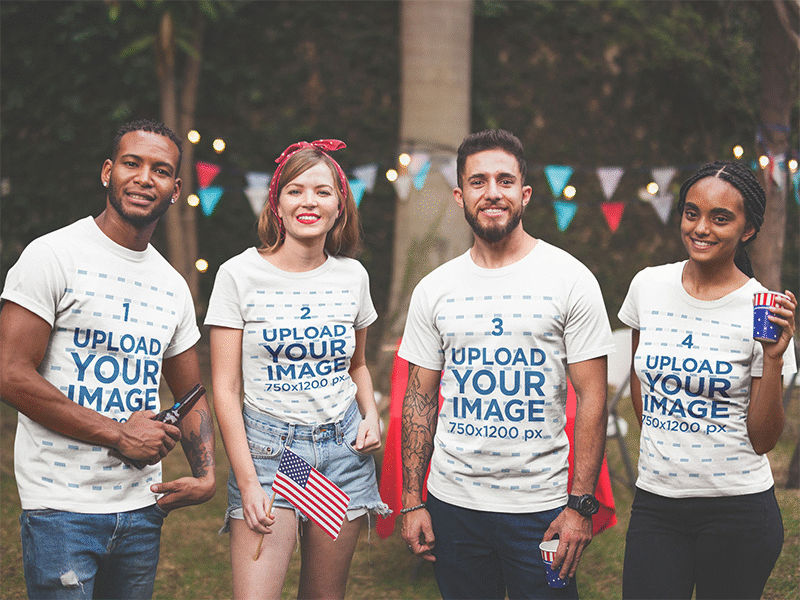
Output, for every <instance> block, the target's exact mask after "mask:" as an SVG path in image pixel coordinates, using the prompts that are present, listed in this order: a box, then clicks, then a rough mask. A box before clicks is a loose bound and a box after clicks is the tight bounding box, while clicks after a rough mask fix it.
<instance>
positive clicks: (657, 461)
mask: <svg viewBox="0 0 800 600" xmlns="http://www.w3.org/2000/svg"><path fill="white" fill-rule="evenodd" d="M685 264H686V261H684V262H680V263H673V264H668V265H662V266H659V267H650V268H647V269H644V270H643V271H641V272H639V273H638V274H637V275H636V276H635V277H634V278H633V281H632V282H631V285H630V289H629V291H628V295H627V297H626V298H625V301H624V302H623V304H622V308H621V309H620V311H619V318H620V320H622V322H623V323H625V324H626V325H629V326H630V327H633V328H634V329H638V330H639V346H638V348H637V350H636V353H635V356H634V357H633V362H634V368H635V369H636V374H637V376H638V378H639V382H640V384H641V391H642V402H643V419H642V421H643V422H642V433H641V438H640V446H639V477H638V480H637V482H636V485H637V486H638V487H640V488H642V489H643V490H646V491H648V492H652V493H654V494H659V495H661V496H667V497H671V498H685V497H697V496H711V497H714V496H734V495H741V494H755V493H758V492H763V491H765V490H767V489H769V488H770V487H772V485H773V479H772V471H771V469H770V466H769V461H768V460H767V457H766V455H758V454H756V453H755V451H754V450H753V446H752V444H751V443H750V439H749V438H748V436H747V409H748V406H749V403H750V385H751V383H752V378H753V377H761V374H762V372H763V367H764V351H763V347H762V345H761V343H760V342H757V341H755V340H753V294H755V293H756V292H761V291H764V287H763V286H762V285H761V284H760V283H758V281H756V280H755V279H750V280H749V281H748V282H747V283H746V284H745V285H743V286H742V287H740V288H739V289H738V290H736V291H734V292H731V293H730V294H728V295H726V296H724V297H723V298H720V299H719V300H713V301H704V300H698V299H696V298H693V297H692V296H690V295H689V294H688V293H687V292H686V290H685V289H684V287H683V284H682V283H681V278H682V274H683V268H684V265H685ZM783 363H784V364H783V375H784V377H785V376H787V375H791V374H792V373H794V372H795V371H796V364H795V355H794V344H789V347H788V348H787V350H786V353H785V354H784V357H783Z"/></svg>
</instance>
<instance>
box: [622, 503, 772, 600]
mask: <svg viewBox="0 0 800 600" xmlns="http://www.w3.org/2000/svg"><path fill="white" fill-rule="evenodd" d="M782 546H783V521H782V519H781V512H780V508H779V507H778V502H777V500H776V499H775V490H774V489H773V488H770V489H768V490H767V491H765V492H760V493H758V494H745V495H742V496H720V497H709V498H666V497H664V496H659V495H657V494H652V493H650V492H646V491H644V490H642V489H639V488H637V489H636V495H635V496H634V499H633V506H632V507H631V521H630V524H629V525H628V533H627V538H626V542H625V564H624V566H623V569H622V597H623V598H636V599H637V600H638V599H642V598H686V599H687V600H688V599H689V598H691V597H692V591H693V590H694V594H695V596H696V597H697V598H698V599H704V598H726V599H731V598H760V597H761V593H762V592H763V591H764V585H765V584H766V583H767V579H769V575H770V573H771V572H772V567H774V566H775V561H777V560H778V556H780V553H781V547H782Z"/></svg>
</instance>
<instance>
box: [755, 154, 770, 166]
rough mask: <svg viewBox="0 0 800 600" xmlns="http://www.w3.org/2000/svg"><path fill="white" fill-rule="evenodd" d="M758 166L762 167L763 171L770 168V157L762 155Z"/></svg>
mask: <svg viewBox="0 0 800 600" xmlns="http://www.w3.org/2000/svg"><path fill="white" fill-rule="evenodd" d="M758 164H759V165H761V168H762V169H766V168H767V167H768V166H769V157H767V156H764V155H763V154H762V155H761V156H759V157H758Z"/></svg>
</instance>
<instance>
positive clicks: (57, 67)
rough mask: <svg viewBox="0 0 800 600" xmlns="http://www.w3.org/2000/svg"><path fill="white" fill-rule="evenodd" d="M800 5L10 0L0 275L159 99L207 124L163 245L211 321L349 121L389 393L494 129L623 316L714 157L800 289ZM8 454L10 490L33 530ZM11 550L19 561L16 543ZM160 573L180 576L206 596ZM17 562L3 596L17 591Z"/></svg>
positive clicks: (530, 213)
mask: <svg viewBox="0 0 800 600" xmlns="http://www.w3.org/2000/svg"><path fill="white" fill-rule="evenodd" d="M799 14H800V2H798V0H765V1H761V2H747V1H718V0H715V1H704V2H699V1H678V0H670V1H662V2H640V1H625V0H622V1H614V0H608V1H602V2H598V1H571V0H565V1H559V2H539V1H536V2H534V1H526V2H523V1H506V0H475V1H469V0H385V1H355V0H353V1H339V0H328V1H312V0H307V1H299V0H295V1H250V0H238V1H235V2H233V1H231V2H224V1H215V2H209V1H157V0H152V1H133V0H127V1H124V2H122V1H110V0H106V1H101V0H94V1H77V2H76V1H64V0H62V1H37V2H29V1H15V0H4V1H3V2H2V3H0V50H1V51H0V284H1V283H2V281H4V280H5V274H6V272H7V270H8V269H9V268H10V267H11V266H12V265H13V263H14V262H15V261H16V259H17V257H18V256H19V254H20V252H21V251H22V249H23V248H24V247H25V246H26V245H27V244H28V243H29V242H30V241H31V240H32V239H34V238H35V237H38V236H39V235H42V234H44V233H46V232H49V231H52V230H53V229H56V228H58V227H61V226H63V225H66V224H68V223H71V222H73V221H75V220H77V219H79V218H81V217H84V216H86V215H87V214H92V215H97V214H99V213H100V212H101V211H102V209H103V206H104V197H105V196H104V190H103V188H102V186H101V185H100V177H99V175H100V168H101V165H102V163H103V161H104V160H105V159H106V158H108V157H109V156H110V154H111V142H112V139H113V137H114V134H115V132H116V130H117V129H118V128H119V126H120V125H122V124H123V123H125V122H127V121H130V120H133V119H135V118H141V117H147V118H154V119H158V120H162V121H164V122H165V123H166V124H167V125H169V126H170V127H172V128H173V129H174V130H175V131H176V132H177V133H178V134H179V135H180V136H181V138H182V139H184V140H185V141H184V144H183V146H184V161H183V166H182V170H181V177H182V179H183V181H184V186H183V190H182V197H181V200H180V202H179V203H178V204H176V205H175V206H174V207H172V208H171V209H170V211H169V212H168V213H167V215H166V217H165V218H164V219H163V220H162V223H161V224H159V226H158V228H157V230H156V234H155V237H154V240H153V243H154V245H155V246H156V247H157V248H158V249H159V250H160V251H161V252H162V253H163V254H164V255H165V256H166V257H167V258H168V259H169V260H170V262H171V263H172V264H173V265H174V266H175V267H176V268H177V269H178V270H179V271H181V273H182V274H183V275H184V276H185V277H186V278H187V280H188V281H189V283H190V287H191V288H192V290H193V292H194V298H195V301H196V307H197V314H198V322H200V323H202V321H203V318H204V316H205V308H206V304H207V300H208V297H209V294H210V292H211V287H212V285H213V281H214V276H215V274H216V271H217V269H218V268H219V265H220V264H221V263H222V262H224V261H225V260H227V259H228V258H230V257H231V256H233V255H235V254H238V253H239V252H241V251H242V250H244V249H245V248H247V247H248V246H252V245H254V244H257V243H258V240H257V236H256V233H255V231H256V230H255V223H256V220H257V215H258V212H259V211H260V209H261V207H262V206H263V202H264V199H265V198H266V186H267V185H268V181H269V177H270V176H271V173H272V172H273V171H274V167H275V163H274V160H275V158H276V157H277V156H278V155H279V154H280V153H281V152H282V151H283V149H284V148H286V146H288V145H289V144H291V143H293V142H295V141H298V140H308V141H311V140H315V139H320V138H339V139H342V140H344V141H345V142H346V143H347V146H348V147H347V149H346V150H342V151H339V152H337V153H336V159H337V160H338V161H339V162H340V163H341V164H342V166H343V168H344V170H345V172H346V173H347V175H348V177H349V178H350V181H351V186H352V187H353V189H354V191H355V192H356V196H357V199H358V200H359V206H360V213H361V217H362V220H363V229H364V252H363V254H362V256H361V257H360V259H361V261H362V262H363V264H364V265H365V267H366V268H367V270H368V272H369V275H370V282H371V290H372V297H373V300H374V302H375V305H376V308H377V310H378V313H379V315H380V318H379V320H378V321H377V322H376V323H375V325H373V326H372V327H371V328H370V334H369V344H370V352H369V354H368V356H369V357H370V362H371V364H370V366H371V370H372V373H373V379H374V381H375V385H376V389H377V390H378V391H379V392H381V393H382V394H383V395H384V396H388V393H389V380H390V373H391V369H392V359H393V356H394V350H395V347H396V341H397V338H398V337H399V336H400V335H401V334H402V327H403V323H404V319H405V310H406V307H407V304H408V299H409V297H410V293H411V290H412V289H413V287H414V285H415V284H416V282H417V281H418V280H419V279H420V278H421V277H422V276H423V275H425V274H426V273H428V272H429V271H430V270H431V269H433V268H434V267H435V266H437V265H439V264H441V263H442V262H444V261H445V260H448V259H449V258H452V257H453V256H456V255H458V254H460V253H462V252H463V251H465V250H466V249H467V248H468V247H469V245H470V243H471V238H470V234H469V231H468V229H467V227H466V225H465V223H464V219H463V215H461V214H460V213H459V212H458V210H457V207H456V206H455V203H454V202H453V200H452V187H453V186H454V185H455V182H454V158H455V150H456V148H457V146H458V144H459V143H460V141H461V140H462V138H463V137H464V136H465V135H467V134H468V133H470V132H474V131H479V130H482V129H485V128H489V127H492V128H503V129H508V130H509V131H511V132H513V133H514V134H516V135H517V136H518V137H519V138H520V139H521V140H522V142H523V144H524V145H525V148H526V152H527V159H528V178H527V184H528V185H531V186H532V187H533V190H534V192H533V199H532V201H531V203H530V204H529V205H528V207H527V209H526V212H525V215H524V217H523V223H524V226H525V228H526V230H527V231H528V232H530V233H531V234H532V235H533V236H534V237H537V238H541V239H544V240H546V241H548V242H550V243H552V244H554V245H556V246H559V247H561V248H563V249H565V250H567V251H568V252H570V253H572V254H573V255H575V256H576V257H577V258H579V259H580V260H581V261H582V262H584V263H585V264H586V265H587V266H588V267H589V268H590V269H591V270H592V272H593V273H594V274H595V276H596V277H597V279H598V281H599V282H600V286H601V288H602V290H603V294H604V297H605V302H606V307H607V310H608V314H609V317H610V319H611V322H612V326H613V327H614V328H617V327H619V326H620V325H621V324H620V322H619V321H618V319H617V317H616V314H617V311H618V309H619V307H620V305H621V303H622V300H623V298H624V296H625V293H626V292H627V288H628V285H629V283H630V280H631V279H632V277H633V275H634V274H635V273H636V272H638V271H639V270H640V269H642V268H643V267H645V266H649V265H655V264H662V263H666V262H674V261H678V260H683V258H685V254H684V251H683V248H682V246H681V244H680V240H679V237H678V224H679V215H677V214H676V213H675V211H674V210H673V209H674V204H675V200H676V196H677V192H678V189H679V187H680V184H681V183H682V182H683V180H684V179H686V178H687V177H688V176H689V174H690V173H691V172H692V171H693V170H694V169H695V168H697V167H698V166H699V165H701V164H702V163H705V162H708V161H711V160H717V159H724V160H740V161H745V162H746V163H747V164H749V165H751V166H752V168H753V169H755V170H756V171H757V172H758V173H759V178H760V180H761V181H762V184H763V185H764V187H765V189H766V190H767V193H768V197H769V200H768V214H767V221H766V223H765V225H764V228H763V229H762V231H761V234H760V235H759V237H758V239H757V240H756V242H755V243H754V244H753V245H752V246H751V257H752V258H753V263H754V267H755V270H756V276H757V277H758V279H759V280H760V281H761V282H762V283H763V284H764V285H766V286H767V287H768V288H770V289H780V290H783V289H785V288H790V289H792V290H794V291H795V292H797V291H798V290H800V256H799V255H800V233H799V232H800V206H799V205H800V200H798V183H800V180H799V179H798V174H799V173H800V172H798V169H797V159H798V148H799V147H800V136H799V135H798V134H799V132H800V102H799V100H800V61H799V60H798V48H799V47H800V26H798V15H799ZM531 276H532V277H535V276H536V274H535V273H532V274H531ZM205 338H206V336H205V335H204V339H205ZM208 383H210V382H208ZM207 387H209V386H208V385H207ZM787 398H788V396H787ZM797 399H798V398H797V394H795V396H794V398H793V400H792V404H791V407H790V414H792V415H794V417H792V419H794V420H793V421H792V422H793V425H791V427H790V429H791V430H790V431H789V430H787V432H786V433H785V434H784V435H788V439H787V440H786V441H785V443H784V454H785V457H784V458H782V459H780V460H779V461H778V464H779V465H780V469H781V472H782V475H783V479H785V475H786V473H787V472H788V469H789V467H788V464H789V457H790V456H791V455H792V449H794V448H796V443H797V437H798V435H797V428H796V425H797V415H796V413H797V410H796V409H797V407H796V406H795V405H796V404H797ZM6 409H7V407H4V411H3V416H4V417H6V418H5V419H4V421H5V422H4V423H3V433H4V436H5V438H4V439H5V443H4V444H3V446H2V448H3V449H5V450H6V452H7V455H6V456H3V460H2V462H3V463H4V464H7V467H8V464H10V463H9V461H10V459H11V456H10V448H11V446H10V443H9V442H10V441H11V440H12V439H13V424H10V423H9V416H10V415H13V411H8V410H6ZM384 410H385V409H384ZM11 418H12V419H13V417H11ZM632 429H633V430H634V431H632V432H631V438H632V441H631V455H632V456H634V457H635V453H636V449H635V448H636V443H635V442H636V440H634V439H633V438H634V437H635V438H638V430H636V429H635V426H633V427H632ZM219 449H220V452H218V454H220V455H221V454H224V453H223V452H222V446H221V444H220V446H219ZM794 457H795V459H797V451H796V450H795V451H794ZM181 458H182V457H176V460H181ZM222 458H224V457H220V459H222ZM612 458H613V457H610V460H612ZM792 464H795V467H794V469H795V471H796V470H797V466H796V463H792ZM612 466H613V465H612ZM7 467H4V469H3V473H4V479H3V485H4V488H5V489H4V490H3V494H4V502H3V503H2V505H0V510H2V511H3V515H4V518H5V517H8V519H6V520H5V521H3V523H6V522H8V523H11V525H9V527H10V528H11V529H13V528H14V526H13V520H14V519H15V518H16V516H13V517H12V513H14V514H17V513H16V510H17V509H15V508H14V507H13V506H9V502H7V501H5V499H6V498H12V497H13V495H14V490H13V477H12V474H11V472H10V471H9V470H8V468H7ZM181 468H182V467H181ZM617 470H618V471H621V470H622V468H621V467H619V468H618V469H617ZM225 477H226V472H221V473H220V481H222V482H224V480H225ZM776 479H777V477H776ZM223 485H224V483H223ZM9 486H12V489H9ZM793 493H794V494H795V495H794V496H788V497H789V498H792V497H794V507H795V508H794V513H792V514H793V515H794V516H793V517H792V518H793V520H792V521H791V522H792V523H794V525H793V526H794V527H795V531H794V533H793V534H792V533H791V532H790V535H793V536H794V537H793V538H792V539H793V540H794V541H793V546H792V547H793V548H794V550H793V551H792V552H793V554H790V555H789V557H788V560H789V563H788V564H789V565H790V566H789V567H788V570H789V572H792V570H793V571H794V575H793V576H792V577H790V578H789V583H788V584H787V585H788V586H789V587H787V588H780V591H778V592H774V593H775V594H776V595H775V596H774V597H785V596H781V594H784V593H785V590H786V589H794V590H795V592H796V591H797V572H796V564H797V562H796V561H797V560H798V556H800V554H798V539H800V534H798V531H796V529H797V527H798V518H797V515H798V514H800V509H799V508H798V507H797V503H798V501H797V498H796V492H793ZM217 496H218V497H219V496H224V494H217ZM622 501H623V502H624V500H622ZM221 502H222V508H219V507H217V508H215V509H214V510H218V513H220V514H221V512H222V511H224V498H223V499H222V501H221ZM10 504H13V501H12V502H11V503H10ZM198 510H201V509H200V508H198ZM6 512H7V513H8V514H6ZM209 518H211V517H209ZM213 518H214V519H218V518H219V514H216V515H215V516H214V517H213ZM621 524H622V525H623V526H624V522H621ZM209 527H212V528H213V526H209ZM617 528H620V527H617ZM617 528H615V529H617ZM620 529H622V531H621V534H620V535H624V528H620ZM209 531H210V529H209ZM214 531H215V530H214ZM2 533H3V535H4V536H8V535H9V533H10V532H9V530H8V527H6V528H4V530H3V531H2ZM206 533H208V532H206ZM11 535H12V536H15V535H17V534H16V532H11ZM177 535H178V536H179V537H180V533H179V534H177ZM609 539H610V538H609ZM614 540H615V541H611V542H608V543H609V544H612V545H614V544H617V545H618V547H616V550H617V551H618V552H621V547H622V546H621V544H622V541H621V540H622V538H619V539H616V538H614ZM223 542H224V544H223V545H222V546H221V547H218V548H217V550H216V552H219V553H224V552H225V544H227V540H226V539H225V540H223ZM220 543H222V542H218V541H213V540H212V541H209V544H210V545H212V546H214V544H216V545H217V546H219V544H220ZM17 544H18V540H17ZM4 545H5V542H4ZM593 546H594V545H593ZM199 547H201V548H204V546H202V545H201V546H199ZM215 547H216V546H215ZM400 548H401V549H402V548H403V547H402V546H400ZM6 555H7V559H6V558H4V559H3V561H4V567H3V568H4V569H6V568H8V569H11V571H13V572H14V573H15V576H16V577H17V579H16V581H17V582H18V581H19V575H20V574H19V573H18V572H16V571H15V570H14V569H15V567H14V565H15V564H16V558H18V557H15V555H14V553H13V552H11V554H8V552H6ZM403 558H404V559H405V558H406V557H403ZM176 560H177V559H176ZM193 560H195V559H187V560H186V561H185V564H187V565H188V564H190V563H192V561H193ZM225 560H226V559H225ZM792 561H793V562H792ZM162 562H164V561H162ZM166 562H167V564H166V565H165V569H166V571H165V572H166V573H170V572H171V571H170V566H171V565H170V564H169V561H166ZM223 562H224V560H223ZM182 564H183V563H182ZM792 564H794V565H795V567H794V568H793V567H791V565H792ZM173 566H174V565H173ZM222 568H223V569H224V567H222ZM610 573H611V574H608V575H604V574H603V572H602V569H600V570H599V571H598V572H597V581H598V582H599V584H598V585H599V586H600V587H599V588H598V589H600V590H605V591H603V592H598V593H600V594H601V597H602V594H605V593H607V592H608V590H609V589H611V590H612V592H608V593H611V595H615V594H616V593H617V590H616V588H614V587H613V585H614V584H611V586H612V587H611V588H609V587H607V586H606V587H603V585H604V584H603V577H608V578H613V577H616V575H618V573H617V572H616V571H613V569H612V571H611V572H610ZM160 577H161V576H160ZM219 578H220V580H223V581H227V578H228V575H227V573H226V572H225V573H222V574H221V575H220V576H219ZM5 579H6V581H11V580H13V577H6V578H5ZM159 581H160V582H161V583H159V585H160V586H161V587H160V588H159V589H160V590H161V592H160V593H162V594H166V595H167V596H169V595H171V596H172V597H180V596H181V594H184V597H191V596H192V595H194V594H195V593H197V594H198V595H199V592H191V593H190V592H188V591H187V590H186V588H180V587H177V588H175V589H174V590H173V588H171V587H165V586H167V585H168V584H166V583H165V582H164V579H160V580H159ZM202 581H203V579H202V577H200V578H199V581H197V582H196V583H197V586H198V587H197V589H198V590H201V589H203V583H202ZM2 583H3V581H2V580H0V596H2V597H10V596H11V595H13V594H4V593H3V591H2V587H1V584H2ZM792 586H793V587H792ZM193 589H194V588H193ZM166 590H172V591H170V592H169V593H167V591H166ZM209 593H210V594H211V597H213V594H214V593H212V592H209ZM370 593H372V594H373V595H372V597H379V596H381V595H382V594H380V593H376V592H369V591H368V592H364V595H363V597H370ZM384 593H385V590H384ZM406 593H408V592H406ZM431 593H432V594H433V596H434V597H435V588H432V592H431ZM186 594H189V595H188V596H187V595H186ZM415 595H416V593H415ZM606 597H609V596H606Z"/></svg>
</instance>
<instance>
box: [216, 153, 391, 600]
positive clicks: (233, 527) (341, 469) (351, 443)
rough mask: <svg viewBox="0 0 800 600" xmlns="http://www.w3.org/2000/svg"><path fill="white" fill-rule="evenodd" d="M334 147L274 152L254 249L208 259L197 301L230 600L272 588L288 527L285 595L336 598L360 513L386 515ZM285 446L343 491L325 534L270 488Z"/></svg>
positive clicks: (351, 244) (275, 591)
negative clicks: (204, 298)
mask: <svg viewBox="0 0 800 600" xmlns="http://www.w3.org/2000/svg"><path fill="white" fill-rule="evenodd" d="M344 147H345V145H344V143H343V142H340V141H338V140H319V141H317V142H313V143H308V142H300V143H297V144H293V145H291V146H289V148H287V149H286V150H285V151H284V153H283V154H281V156H280V157H279V158H278V159H277V160H276V161H275V162H277V163H278V167H277V168H276V170H275V174H274V175H273V177H272V181H271V183H270V188H269V203H268V204H267V205H266V206H265V207H264V210H263V211H262V212H261V216H260V218H259V221H258V235H259V238H260V240H261V247H260V248H254V247H253V248H248V249H247V250H246V251H244V252H243V253H242V254H239V255H238V256H235V257H233V258H231V259H230V260H228V261H227V262H226V263H224V264H223V265H222V266H221V267H220V269H219V272H218V273H217V277H216V280H215V282H214V290H213V292H212V294H211V300H210V302H209V307H208V313H207V316H206V320H205V324H206V325H209V326H210V327H211V369H212V378H213V387H214V404H215V412H216V414H217V419H218V421H219V428H220V432H221V433H222V439H223V442H224V443H225V450H226V452H227V454H228V459H229V461H230V464H231V473H230V477H229V479H228V510H227V513H226V518H225V522H226V528H229V530H230V534H231V563H232V567H233V597H234V598H237V599H238V598H279V597H280V595H281V590H282V588H283V582H284V578H285V576H286V571H287V569H288V566H289V560H290V558H291V555H292V552H293V551H294V549H295V545H296V540H297V533H298V530H299V532H300V547H301V571H300V585H299V589H298V598H323V597H324V598H343V597H344V594H345V587H346V584H347V575H348V571H349V569H350V562H351V560H352V557H353V553H354V552H355V547H356V543H357V541H358V536H359V532H360V529H361V526H362V524H363V522H364V518H365V515H367V514H369V513H377V514H382V515H385V514H387V513H388V507H387V506H386V505H385V504H384V503H383V502H381V499H380V496H379V494H378V487H377V481H376V477H375V463H374V461H373V458H372V453H373V452H375V451H376V450H378V449H379V448H380V445H381V437H380V429H379V419H378V410H377V407H376V405H375V399H374V396H373V388H372V380H371V378H370V374H369V371H368V369H367V365H366V360H365V345H366V338H367V327H368V326H369V325H370V324H371V323H373V322H374V321H375V319H376V318H377V314H376V312H375V309H374V307H373V305H372V300H371V298H370V294H369V281H368V278H367V272H366V270H365V269H364V267H363V266H361V264H360V263H359V262H358V261H356V260H354V259H353V258H349V257H352V256H353V255H355V254H356V253H357V251H358V250H359V246H360V226H359V220H358V212H357V209H356V205H355V201H354V200H353V194H352V192H351V190H350V187H349V185H348V183H347V178H346V177H345V175H344V172H343V171H342V168H341V167H340V166H339V164H338V163H337V162H336V161H335V160H333V158H331V157H330V155H329V154H328V152H331V151H335V150H339V149H340V148H344ZM242 397H244V408H243V409H242V406H241V398H242ZM284 448H291V451H292V452H293V453H295V454H297V455H299V456H300V457H302V458H303V459H305V460H306V461H307V462H308V463H310V464H311V465H312V466H313V467H314V468H315V469H317V470H318V471H320V472H321V473H322V474H323V475H324V476H325V477H327V478H328V479H330V480H331V481H332V482H333V483H335V484H336V485H337V486H338V487H339V488H340V489H342V490H343V491H344V492H345V493H346V494H347V495H348V496H349V497H350V502H349V505H348V507H347V514H346V516H345V519H344V523H343V524H342V528H341V531H340V532H339V535H338V538H336V540H334V539H333V538H332V537H331V535H330V534H328V533H326V532H325V531H324V530H323V529H322V528H321V527H319V526H318V525H316V524H314V523H311V522H309V521H306V520H304V517H303V515H301V514H300V513H299V512H298V511H297V510H295V509H294V508H293V507H292V505H291V504H290V503H289V502H288V501H286V500H285V499H283V498H282V497H281V496H280V495H278V496H275V495H274V494H273V492H272V489H271V486H272V483H273V480H274V478H275V473H276V471H277V469H278V464H279V462H280V458H281V455H282V454H283V451H284ZM273 502H274V503H273ZM270 507H272V510H270ZM301 518H302V519H303V520H302V521H301ZM298 525H299V526H298ZM262 542H263V544H262Z"/></svg>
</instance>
